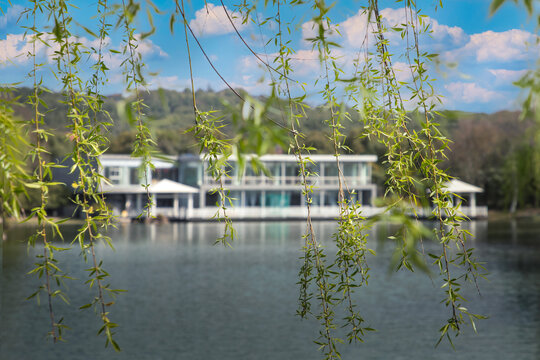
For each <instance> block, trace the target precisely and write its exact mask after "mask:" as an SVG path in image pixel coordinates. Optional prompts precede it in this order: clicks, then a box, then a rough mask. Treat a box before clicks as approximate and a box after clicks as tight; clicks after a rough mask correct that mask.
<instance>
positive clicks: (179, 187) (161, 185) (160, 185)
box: [103, 179, 199, 194]
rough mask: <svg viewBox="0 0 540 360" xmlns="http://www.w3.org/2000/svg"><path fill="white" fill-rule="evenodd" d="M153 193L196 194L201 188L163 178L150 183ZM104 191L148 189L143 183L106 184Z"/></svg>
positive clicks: (128, 192) (138, 191)
mask: <svg viewBox="0 0 540 360" xmlns="http://www.w3.org/2000/svg"><path fill="white" fill-rule="evenodd" d="M148 191H149V192H150V193H151V194H196V193H198V192H199V189H197V188H194V187H192V186H188V185H184V184H181V183H179V182H176V181H172V180H169V179H163V180H160V181H158V182H157V183H154V184H152V185H150V187H149V188H148ZM103 192H105V193H108V194H143V193H146V189H145V188H144V186H142V185H104V186H103Z"/></svg>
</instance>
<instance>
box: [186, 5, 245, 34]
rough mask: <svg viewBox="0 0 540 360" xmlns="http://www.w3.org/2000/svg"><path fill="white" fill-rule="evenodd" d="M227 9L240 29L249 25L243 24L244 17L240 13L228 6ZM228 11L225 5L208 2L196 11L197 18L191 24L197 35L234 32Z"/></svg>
mask: <svg viewBox="0 0 540 360" xmlns="http://www.w3.org/2000/svg"><path fill="white" fill-rule="evenodd" d="M225 9H226V10H227V13H228V14H229V16H230V17H231V19H232V21H233V23H234V26H235V27H236V28H237V29H238V31H242V30H244V29H245V28H246V27H247V25H246V24H242V19H241V18H240V16H239V15H238V14H235V13H233V12H232V11H230V10H229V9H227V8H226V7H225ZM227 13H226V12H225V10H224V9H223V7H221V6H216V5H214V4H212V3H207V5H206V6H205V7H203V8H202V9H200V10H197V12H195V19H193V20H191V21H190V22H189V26H191V28H192V29H193V31H194V32H195V33H196V34H197V35H206V36H208V35H223V34H228V33H231V32H234V28H233V26H232V25H231V22H230V20H229V18H228V17H227Z"/></svg>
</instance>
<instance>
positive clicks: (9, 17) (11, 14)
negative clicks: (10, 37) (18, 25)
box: [0, 5, 24, 29]
mask: <svg viewBox="0 0 540 360" xmlns="http://www.w3.org/2000/svg"><path fill="white" fill-rule="evenodd" d="M23 11H24V7H22V6H21V5H13V6H11V7H9V8H8V9H7V11H5V12H4V15H2V16H0V29H3V28H5V27H6V26H7V24H9V23H12V22H15V21H17V20H18V19H19V16H21V14H22V12H23Z"/></svg>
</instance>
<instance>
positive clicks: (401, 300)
mask: <svg viewBox="0 0 540 360" xmlns="http://www.w3.org/2000/svg"><path fill="white" fill-rule="evenodd" d="M467 226H469V227H470V228H471V231H473V232H474V233H475V234H476V238H475V240H474V244H473V246H474V247H475V248H476V249H477V251H476V254H477V256H478V257H479V258H480V259H482V260H483V261H486V262H487V264H486V267H487V269H488V271H489V273H490V275H489V281H481V282H480V289H481V292H482V296H479V295H478V294H477V293H476V291H475V289H474V288H472V287H471V288H467V289H465V293H466V294H467V297H468V298H469V299H470V301H469V303H468V304H467V306H468V307H469V309H470V310H471V311H473V312H476V313H481V314H485V315H488V316H490V318H489V319H488V320H484V321H480V322H479V323H478V324H477V328H478V332H479V334H478V335H476V334H474V333H473V331H472V330H471V329H469V328H468V329H466V330H465V331H464V333H463V334H462V335H461V336H460V337H458V338H457V339H456V340H455V345H456V348H457V349H456V350H452V348H451V347H450V346H449V345H448V344H447V343H443V344H442V345H440V346H439V347H438V348H436V349H435V348H434V345H435V343H436V341H437V339H438V329H439V328H440V327H441V326H442V325H443V324H444V322H445V319H446V318H447V317H448V311H447V309H446V308H445V307H444V305H441V304H440V300H441V299H442V297H443V293H442V291H441V290H440V282H439V281H438V279H436V278H435V279H433V281H432V279H430V278H429V277H428V276H427V275H426V274H424V273H420V272H416V273H410V272H407V271H400V272H397V273H396V272H392V271H389V261H390V258H391V255H392V244H391V243H390V242H389V240H385V238H386V236H387V235H388V233H389V227H388V226H387V225H385V224H379V225H378V226H376V227H375V229H374V230H373V231H372V234H371V236H370V238H371V240H370V246H371V248H373V249H375V250H376V251H377V256H375V257H371V258H370V259H369V264H370V267H371V278H370V283H369V285H368V286H367V287H365V288H362V289H360V290H359V291H358V292H357V294H356V297H357V301H358V304H359V307H360V308H361V309H363V311H362V313H363V315H364V317H365V319H366V321H367V323H368V324H369V325H370V326H372V327H374V328H375V329H376V330H377V331H376V332H373V333H370V334H368V335H367V336H366V339H365V340H366V342H365V343H363V344H353V345H343V346H341V352H342V356H343V358H344V359H456V358H458V359H490V360H492V359H505V360H506V359H540V220H538V221H533V220H527V221H525V220H523V221H514V222H511V221H506V222H489V223H488V222H471V223H470V224H468V225H467ZM236 227H237V230H238V239H237V240H236V241H235V242H234V245H233V248H232V249H231V248H224V247H221V246H214V245H213V243H214V239H215V238H216V237H217V236H218V235H219V233H220V229H221V226H219V225H217V224H210V223H188V224H184V223H180V224H163V225H140V224H131V225H119V228H118V229H117V230H114V231H112V233H111V236H112V238H113V242H114V245H115V247H116V251H114V252H113V251H112V250H110V249H108V248H105V247H103V246H100V247H99V249H98V250H99V251H98V253H99V256H100V257H102V258H103V261H104V267H105V268H106V269H107V270H108V271H109V272H110V273H111V284H112V286H113V287H116V288H122V289H127V290H128V292H127V293H125V294H122V295H120V296H119V297H118V300H117V303H116V304H115V305H114V306H112V307H111V310H110V311H111V314H110V317H111V319H112V320H113V321H115V322H117V323H118V324H119V325H120V327H119V328H118V331H117V335H116V339H117V340H118V342H119V344H120V346H121V347H122V348H123V351H122V352H121V353H115V352H114V351H113V350H112V349H111V348H107V349H105V348H104V339H103V337H101V336H100V337H98V336H96V332H97V329H98V328H99V325H100V324H99V319H98V317H97V316H96V315H95V314H94V312H93V310H78V307H79V306H81V305H83V304H86V303H88V302H89V301H91V299H92V297H93V292H92V291H91V290H89V289H87V288H86V287H85V286H84V285H82V284H80V283H82V281H79V282H77V281H70V282H69V283H68V286H69V288H68V289H67V290H66V292H67V293H68V295H69V297H70V300H71V306H67V305H62V304H61V303H59V302H57V303H56V309H55V312H56V314H57V316H59V317H60V316H63V317H64V322H65V323H66V324H67V325H69V326H70V327H71V330H70V331H68V332H67V333H66V335H65V338H66V340H67V342H65V343H59V344H56V345H54V344H52V342H51V341H49V340H46V333H47V331H48V313H47V308H46V306H45V304H44V300H45V299H44V298H43V299H42V304H41V306H39V307H38V306H37V305H36V302H35V300H30V301H26V300H25V298H26V297H27V296H28V295H30V294H31V293H32V292H33V291H35V289H37V287H38V286H39V282H38V280H37V279H36V277H34V276H28V275H25V273H26V272H28V271H29V270H30V269H31V268H32V263H33V262H34V256H35V254H36V253H38V252H40V251H41V250H42V249H41V248H40V247H39V246H37V247H36V248H35V249H29V250H27V247H26V245H25V244H24V243H23V242H21V241H14V240H13V237H16V238H17V239H20V240H23V239H24V238H25V236H27V235H28V234H29V233H31V230H30V229H28V228H14V229H12V230H11V233H10V234H11V236H12V240H10V241H7V242H4V243H3V244H2V245H1V247H0V249H1V256H0V259H1V261H2V263H1V271H0V293H1V294H0V300H1V302H0V359H2V360H9V359H16V360H24V359H42V360H46V359H152V360H158V359H202V360H210V359H219V360H229V359H231V360H232V359H235V360H237V359H291V360H292V359H294V360H303V359H306V360H307V359H318V358H322V355H321V354H320V353H318V351H317V347H316V345H315V344H314V343H313V340H314V339H315V338H316V336H317V334H318V325H317V323H316V322H315V321H314V320H301V319H300V318H299V317H297V316H295V311H296V308H297V298H298V288H297V285H296V282H297V273H298V270H299V268H300V260H299V256H300V255H301V251H300V249H301V247H302V241H301V234H302V232H303V230H304V224H303V223H301V222H283V223H279V222H268V223H265V222H258V223H249V222H244V223H240V222H238V223H236ZM334 227H335V225H334V224H333V223H331V222H320V223H316V231H317V233H318V236H319V238H320V239H329V238H330V237H331V234H332V232H333V231H334ZM72 231H74V228H69V227H66V228H65V230H64V232H65V234H66V237H69V233H70V232H72ZM324 243H325V244H326V245H327V248H328V252H329V253H332V251H334V250H333V247H332V246H331V243H330V242H329V241H324ZM425 246H426V248H427V250H426V251H429V249H430V248H433V249H437V245H436V244H429V243H427V244H425ZM58 258H59V259H60V263H61V266H62V267H63V269H64V270H66V271H67V272H68V273H69V274H70V275H72V276H74V277H77V278H79V279H84V278H85V277H86V274H85V271H84V270H83V269H84V268H85V265H84V264H83V261H82V259H81V258H80V257H79V256H78V251H77V250H76V249H75V250H73V251H70V252H69V253H64V254H61V255H59V256H58Z"/></svg>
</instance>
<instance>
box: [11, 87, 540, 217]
mask: <svg viewBox="0 0 540 360" xmlns="http://www.w3.org/2000/svg"><path fill="white" fill-rule="evenodd" d="M31 91H32V90H31V89H29V88H24V87H23V88H17V89H15V90H14V91H13V93H12V95H11V96H17V97H20V98H21V99H25V98H26V97H28V96H29V95H31ZM239 92H241V93H244V92H243V91H242V90H239ZM191 96H192V94H191V92H190V91H189V90H188V89H186V90H184V91H175V90H165V89H160V90H152V91H148V92H146V93H144V94H143V98H144V102H145V104H146V105H147V112H146V116H147V118H148V119H149V121H148V125H149V127H150V129H151V131H152V133H153V136H154V138H155V139H156V143H157V147H158V149H159V151H160V152H161V153H162V154H165V155H175V154H181V153H198V150H199V149H198V147H197V139H196V138H195V136H194V135H193V133H192V132H189V131H188V130H189V129H190V128H191V127H192V126H193V125H194V124H193V123H192V122H193V108H192V103H191ZM43 98H44V101H45V102H46V103H47V104H49V106H50V107H49V108H48V109H47V116H46V123H45V126H46V127H47V128H48V129H49V130H50V131H51V132H52V133H53V134H54V135H55V136H53V137H51V138H50V141H49V142H48V143H47V146H48V151H49V152H50V154H49V156H50V158H51V159H57V160H58V159H61V158H62V156H63V154H66V152H67V151H68V150H69V149H70V147H71V142H70V140H69V136H68V135H69V131H68V130H67V128H66V127H67V126H68V125H69V119H67V117H66V116H65V114H66V111H67V105H66V104H65V102H63V101H62V94H60V93H56V92H45V93H44V94H43ZM197 99H198V101H199V103H200V104H203V106H204V107H205V108H209V109H222V108H223V106H224V104H225V105H227V104H228V105H232V106H238V104H239V100H238V98H237V97H235V96H234V95H232V94H231V92H230V91H225V90H223V91H214V90H212V89H207V90H198V91H197ZM260 99H261V100H264V97H260ZM129 101H130V99H126V98H124V97H123V96H122V95H110V96H107V97H106V98H105V99H104V105H103V107H104V109H105V110H106V112H107V113H108V114H109V116H110V117H111V118H112V119H113V121H114V123H115V127H113V128H111V130H110V132H109V133H108V135H107V136H108V138H109V140H110V147H109V149H108V153H118V154H129V153H131V152H132V146H133V143H134V141H135V137H136V134H137V130H136V129H135V128H134V126H132V124H130V118H129V115H128V114H126V104H128V103H129ZM278 101H279V100H278ZM19 104H20V106H17V107H16V108H15V115H16V116H17V117H19V118H20V119H21V120H23V121H29V119H31V112H32V109H31V107H30V106H29V105H28V104H27V103H26V101H20V102H19ZM274 106H277V107H279V106H280V104H279V103H276V104H274ZM349 110H350V109H349ZM350 113H354V112H353V111H350ZM100 116H106V115H104V114H101V115H100ZM328 116H329V110H328V109H327V108H325V107H324V106H311V107H308V108H307V110H306V120H304V121H303V122H301V123H300V124H299V125H300V126H299V131H301V132H302V133H303V134H305V138H304V141H305V143H306V145H307V146H308V147H310V148H312V150H311V151H312V152H313V153H321V154H329V153H332V152H333V144H332V142H331V141H330V140H329V139H330V137H331V131H330V129H329V128H328V127H327V126H326V124H325V119H327V118H328ZM436 121H437V122H438V123H439V124H440V130H441V132H442V133H443V134H444V135H445V136H446V137H447V138H449V139H450V140H451V144H450V149H449V152H448V158H447V160H446V161H444V162H443V167H445V168H447V169H448V171H449V174H450V175H451V176H454V177H457V178H459V179H461V180H463V181H465V182H469V183H471V184H474V185H476V186H479V187H482V188H483V189H484V190H485V193H484V195H483V197H484V199H483V201H484V202H485V204H486V205H488V206H489V208H490V209H499V210H507V211H510V212H514V211H516V210H518V209H527V208H537V207H539V206H540V189H539V188H538V186H537V184H538V179H537V175H536V171H534V170H535V164H534V161H535V160H534V156H533V155H534V150H533V149H534V147H533V143H534V139H533V137H532V135H531V134H532V133H533V132H532V129H533V126H534V121H533V120H532V119H530V118H525V119H522V118H521V113H520V112H519V111H499V112H496V113H492V114H486V113H468V112H462V111H449V110H446V111H441V112H440V113H439V114H438V115H437V117H436ZM224 124H225V125H226V126H225V127H224V136H226V137H230V136H234V135H237V134H233V133H232V131H233V130H232V127H231V126H230V118H227V117H225V118H224ZM420 126H421V120H418V121H415V117H414V116H411V128H416V129H419V128H420ZM344 127H345V131H344V133H345V135H346V138H345V141H344V145H345V146H346V147H347V149H348V151H349V152H350V153H352V154H366V153H371V154H376V155H377V156H378V157H379V162H378V164H377V165H376V166H375V168H374V181H375V182H376V183H377V185H378V186H379V187H380V188H381V189H383V188H384V186H385V181H386V176H385V170H384V164H383V159H384V157H385V150H386V149H385V147H384V146H382V145H381V144H380V143H378V142H376V141H370V140H369V139H368V138H366V137H364V136H363V134H364V131H363V130H364V129H363V126H362V119H351V121H348V122H344ZM270 151H271V152H284V151H287V149H284V148H283V147H282V146H281V145H276V147H275V148H274V149H270ZM67 193H68V192H66V191H65V189H63V190H56V191H54V192H53V193H52V194H51V196H52V198H51V200H52V201H51V203H50V205H49V206H50V207H52V208H55V207H59V206H64V205H66V204H67V200H66V194H67ZM33 202H34V201H32V199H30V200H28V199H27V200H25V204H27V206H28V207H30V206H31V205H32V203H33Z"/></svg>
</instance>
